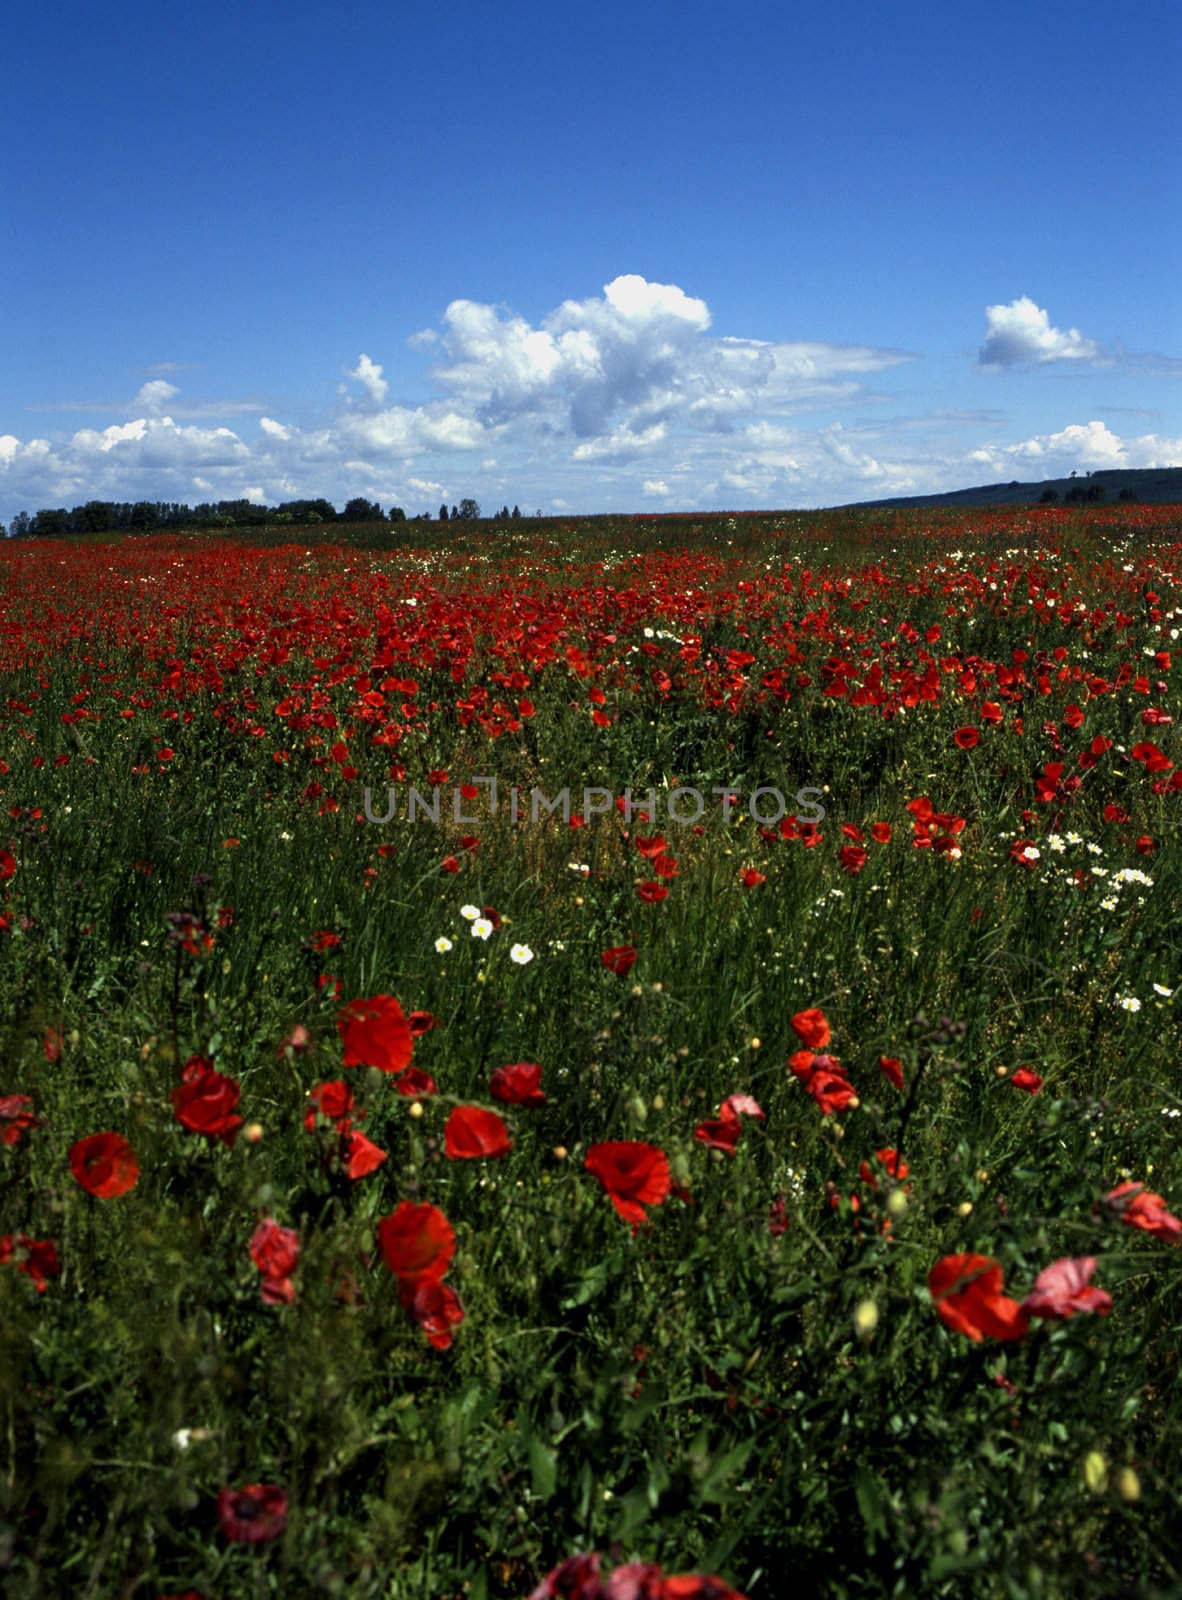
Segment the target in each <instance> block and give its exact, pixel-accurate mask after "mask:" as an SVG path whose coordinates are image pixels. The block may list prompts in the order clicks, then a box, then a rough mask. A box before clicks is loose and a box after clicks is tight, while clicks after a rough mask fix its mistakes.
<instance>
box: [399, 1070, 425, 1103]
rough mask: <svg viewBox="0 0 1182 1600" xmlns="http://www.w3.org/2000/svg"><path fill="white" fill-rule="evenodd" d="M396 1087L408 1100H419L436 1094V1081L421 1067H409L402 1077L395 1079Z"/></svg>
mask: <svg viewBox="0 0 1182 1600" xmlns="http://www.w3.org/2000/svg"><path fill="white" fill-rule="evenodd" d="M394 1087H395V1089H397V1091H398V1093H399V1094H404V1095H406V1096H407V1098H408V1099H411V1100H418V1099H420V1098H425V1097H426V1096H427V1095H432V1094H434V1093H435V1079H434V1078H433V1077H431V1075H430V1073H428V1072H424V1071H423V1069H422V1068H421V1067H407V1069H406V1071H405V1072H404V1073H403V1074H402V1076H401V1077H400V1078H396V1079H395V1081H394Z"/></svg>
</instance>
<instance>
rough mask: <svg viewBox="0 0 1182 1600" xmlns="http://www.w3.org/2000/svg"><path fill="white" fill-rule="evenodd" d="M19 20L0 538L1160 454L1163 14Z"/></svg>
mask: <svg viewBox="0 0 1182 1600" xmlns="http://www.w3.org/2000/svg"><path fill="white" fill-rule="evenodd" d="M23 9H24V15H23V16H22V17H20V18H19V19H18V20H15V21H14V20H10V21H9V24H8V27H7V29H6V34H5V65H6V71H5V89H4V94H3V96H2V97H0V131H2V132H3V139H4V150H5V155H6V162H5V165H6V177H5V186H4V187H5V198H4V203H3V205H2V206H0V519H5V520H7V519H8V518H10V517H11V516H12V514H13V513H14V512H16V511H18V510H20V509H29V510H33V509H36V508H37V507H39V506H44V505H73V504H77V503H79V502H80V501H83V500H86V499H89V498H104V499H167V500H187V501H190V502H196V501H200V500H208V499H220V498H227V497H237V496H240V495H248V496H249V497H250V498H252V499H256V500H260V501H266V502H268V503H274V502H276V501H279V500H282V499H290V498H295V497H297V496H300V497H302V496H319V495H325V496H327V497H329V498H331V499H333V500H335V501H336V503H337V504H338V505H341V504H343V502H344V500H345V499H346V498H348V497H350V496H352V495H356V494H363V495H365V496H367V497H368V498H371V499H377V500H379V501H380V502H381V503H382V504H383V505H384V506H388V505H390V504H394V503H397V504H401V505H403V506H404V507H405V508H406V510H407V511H408V512H410V513H414V512H417V511H420V510H426V509H430V510H432V511H435V510H437V508H438V506H439V504H440V502H441V501H443V500H446V501H448V502H454V501H458V500H459V499H461V498H463V497H464V496H472V497H474V498H476V499H477V500H479V501H480V502H481V503H482V505H483V506H484V507H485V509H486V510H490V509H495V508H496V507H497V506H499V505H500V504H502V503H503V502H507V503H509V504H510V505H512V504H513V503H519V504H520V505H521V507H522V509H523V510H525V511H532V510H534V509H542V510H545V511H553V510H566V509H569V510H572V511H584V512H593V511H607V510H635V511H646V510H648V511H652V510H679V509H712V508H718V509H722V508H730V509H740V508H755V507H790V506H818V505H829V504H837V503H841V502H844V501H850V500H857V499H868V498H876V497H880V496H883V495H888V494H906V493H923V492H930V491H933V490H939V489H943V488H955V487H958V486H963V485H966V484H970V483H980V482H989V481H992V480H994V479H1002V480H1009V479H1011V478H1021V479H1031V480H1035V479H1038V478H1041V477H1045V476H1051V475H1054V474H1057V473H1059V472H1064V471H1070V470H1071V469H1072V468H1076V469H1078V470H1080V471H1085V470H1088V469H1093V468H1097V467H1105V466H1142V465H1182V405H1180V395H1182V293H1180V289H1179V285H1180V284H1182V137H1180V135H1182V114H1180V113H1179V111H1178V104H1179V98H1180V97H1179V95H1178V85H1179V82H1180V81H1182V9H1180V8H1179V6H1178V5H1177V4H1176V3H1175V0H1169V3H1164V0H1144V3H1140V4H1138V5H1136V6H1134V7H1117V6H1114V5H1112V4H1111V3H1108V4H1098V3H1096V0H1079V3H1076V4H1072V5H1066V4H1059V3H1057V0H1050V3H1042V4H1039V5H1038V6H1030V5H1028V4H1014V3H1009V0H1002V3H1000V4H993V5H990V6H989V7H984V6H968V5H955V6H946V7H944V8H942V9H941V10H938V11H937V10H934V9H933V8H932V7H931V6H930V5H929V4H923V5H919V4H911V3H909V0H898V3H895V4H892V5H890V6H883V5H882V4H881V3H873V4H872V3H862V0H859V3H848V0H847V3H841V0H837V3H834V4H830V5H829V6H827V7H824V8H821V7H816V8H808V9H804V8H800V7H796V6H792V5H790V4H785V3H783V0H780V3H777V4H768V3H764V0H752V3H748V4H746V5H744V6H742V7H741V8H738V14H737V15H734V14H729V13H728V12H727V11H725V10H724V8H722V7H720V6H719V5H718V4H717V0H712V3H711V4H709V5H706V4H701V3H699V0H678V3H677V4H676V5H674V4H664V3H662V4H652V3H646V0H633V3H632V4H628V5H624V4H617V3H615V0H608V3H605V4H601V5H599V6H598V7H596V8H594V9H589V8H579V9H578V10H577V11H576V10H575V9H574V8H568V7H562V6H555V5H553V4H545V5H543V4H540V3H533V0H531V3H524V0H501V3H498V4H496V5H491V4H489V5H475V4H468V3H464V0H460V3H458V4H454V5H452V6H450V7H447V8H438V9H437V8H434V7H428V6H427V5H426V4H423V3H412V0H402V3H397V0H385V3H384V4H380V5H379V4H369V3H363V4H358V3H349V0H343V3H342V4H341V5H340V6H339V7H334V8H316V9H311V8H307V7H304V6H301V5H291V4H286V5H283V6H280V5H278V4H274V3H272V0H254V3H252V4H251V5H243V4H241V0H238V3H236V4H234V5H232V6H231V5H228V4H225V3H223V0H209V3H206V4H203V5H202V6H200V7H196V6H194V7H188V8H184V10H182V9H181V8H177V7H168V8H165V7H160V6H158V5H153V6H147V5H145V4H142V3H141V0H128V3H126V4H125V5H124V6H123V7H122V8H120V9H119V10H117V11H113V10H111V9H110V8H102V9H100V8H96V7H94V6H93V5H89V4H88V5H81V4H78V3H76V0H62V3H60V4H58V5H55V6H52V7H45V8H41V9H39V10H37V11H34V9H33V8H31V7H27V8H23ZM379 369H380V370H379Z"/></svg>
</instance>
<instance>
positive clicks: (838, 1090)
mask: <svg viewBox="0 0 1182 1600" xmlns="http://www.w3.org/2000/svg"><path fill="white" fill-rule="evenodd" d="M788 1065H789V1067H790V1068H791V1070H792V1075H793V1077H795V1078H799V1080H800V1081H801V1083H803V1084H804V1086H805V1088H806V1089H807V1090H808V1092H809V1094H811V1095H812V1097H813V1099H814V1100H815V1101H816V1102H817V1105H818V1106H819V1107H820V1110H821V1114H822V1115H823V1116H826V1117H828V1116H831V1115H832V1114H833V1113H834V1112H835V1111H848V1110H849V1109H850V1108H851V1107H852V1106H857V1105H858V1104H859V1103H860V1102H859V1100H858V1091H857V1090H856V1089H855V1088H854V1086H853V1084H852V1083H851V1082H850V1081H849V1079H848V1078H847V1077H846V1075H845V1072H844V1070H843V1068H842V1065H841V1062H840V1061H838V1060H837V1058H836V1057H835V1056H827V1055H820V1056H818V1055H814V1054H813V1052H812V1051H811V1050H797V1051H796V1053H795V1054H794V1055H792V1056H790V1057H789V1058H788Z"/></svg>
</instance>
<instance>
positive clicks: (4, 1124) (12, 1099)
mask: <svg viewBox="0 0 1182 1600" xmlns="http://www.w3.org/2000/svg"><path fill="white" fill-rule="evenodd" d="M32 1108H33V1101H32V1098H31V1097H30V1096H29V1095H27V1094H6V1095H0V1144H20V1142H21V1139H22V1137H23V1136H24V1134H26V1133H27V1132H28V1131H29V1129H30V1128H36V1127H37V1126H38V1125H39V1123H40V1120H41V1119H40V1118H39V1117H36V1116H34V1115H33V1109H32Z"/></svg>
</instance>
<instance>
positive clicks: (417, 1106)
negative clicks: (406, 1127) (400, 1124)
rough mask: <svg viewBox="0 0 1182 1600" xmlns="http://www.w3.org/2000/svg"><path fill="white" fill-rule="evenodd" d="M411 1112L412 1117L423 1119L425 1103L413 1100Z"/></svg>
mask: <svg viewBox="0 0 1182 1600" xmlns="http://www.w3.org/2000/svg"><path fill="white" fill-rule="evenodd" d="M409 1110H410V1115H411V1116H412V1117H416V1118H417V1117H421V1116H422V1114H423V1102H422V1101H421V1100H412V1101H411V1103H410V1108H409Z"/></svg>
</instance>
